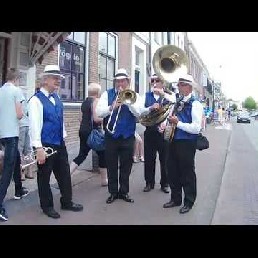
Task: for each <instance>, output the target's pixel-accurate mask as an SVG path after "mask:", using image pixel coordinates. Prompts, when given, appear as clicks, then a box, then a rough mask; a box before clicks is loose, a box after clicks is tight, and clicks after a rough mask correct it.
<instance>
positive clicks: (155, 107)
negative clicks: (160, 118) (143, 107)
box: [150, 103, 160, 110]
mask: <svg viewBox="0 0 258 258" xmlns="http://www.w3.org/2000/svg"><path fill="white" fill-rule="evenodd" d="M159 108H160V105H159V103H154V104H153V105H152V106H150V110H154V109H159Z"/></svg>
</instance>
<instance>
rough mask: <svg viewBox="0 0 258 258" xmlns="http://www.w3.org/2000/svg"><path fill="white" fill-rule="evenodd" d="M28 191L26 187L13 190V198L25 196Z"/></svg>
mask: <svg viewBox="0 0 258 258" xmlns="http://www.w3.org/2000/svg"><path fill="white" fill-rule="evenodd" d="M29 193H30V191H29V190H28V189H27V188H26V187H22V188H21V190H20V191H17V192H16V191H15V195H14V197H13V198H14V199H15V200H20V199H21V198H23V197H25V196H27V195H28V194H29Z"/></svg>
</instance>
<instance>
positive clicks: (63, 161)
mask: <svg viewBox="0 0 258 258" xmlns="http://www.w3.org/2000/svg"><path fill="white" fill-rule="evenodd" d="M43 146H44V147H51V148H53V149H54V150H56V151H57V153H56V154H53V155H52V156H50V157H48V158H46V162H45V164H43V165H39V164H38V173H37V183H38V192H39V199H40V207H41V208H42V209H43V210H46V209H48V208H52V207H54V203H53V195H52V191H51V188H50V176H51V173H52V171H53V173H54V176H55V178H56V180H57V183H58V186H59V189H60V193H61V198H60V202H61V204H64V205H69V204H70V203H71V201H72V183H71V174H70V166H69V162H68V154H67V150H66V146H65V144H64V143H63V144H62V145H61V146H57V145H49V144H43Z"/></svg>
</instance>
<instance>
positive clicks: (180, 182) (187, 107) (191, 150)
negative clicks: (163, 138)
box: [163, 74, 203, 214]
mask: <svg viewBox="0 0 258 258" xmlns="http://www.w3.org/2000/svg"><path fill="white" fill-rule="evenodd" d="M193 84H194V80H193V77H192V76H191V75H189V74H186V75H185V76H181V77H180V78H179V80H178V89H179V94H180V95H181V96H182V98H181V99H182V103H183V105H181V106H180V105H178V106H177V109H178V110H176V115H170V116H169V117H168V121H169V122H170V123H171V124H172V125H174V126H175V131H174V135H173V139H172V141H171V142H170V143H169V150H168V151H169V152H168V155H169V156H168V157H169V158H168V162H167V171H168V181H169V186H170V189H171V199H170V201H169V202H167V203H165V204H164V205H163V207H164V208H172V207H175V206H180V205H181V203H182V190H183V191H184V200H183V207H181V208H180V210H179V212H180V213H181V214H183V213H186V212H189V211H190V209H191V208H192V206H193V205H194V202H195V199H196V194H197V190H196V174H195V153H196V139H197V135H198V133H199V132H200V130H201V125H202V115H203V107H202V104H201V103H200V102H199V101H197V100H195V98H194V97H193V95H192V90H193Z"/></svg>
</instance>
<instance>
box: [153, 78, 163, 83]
mask: <svg viewBox="0 0 258 258" xmlns="http://www.w3.org/2000/svg"><path fill="white" fill-rule="evenodd" d="M154 82H161V80H160V79H151V83H154Z"/></svg>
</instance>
